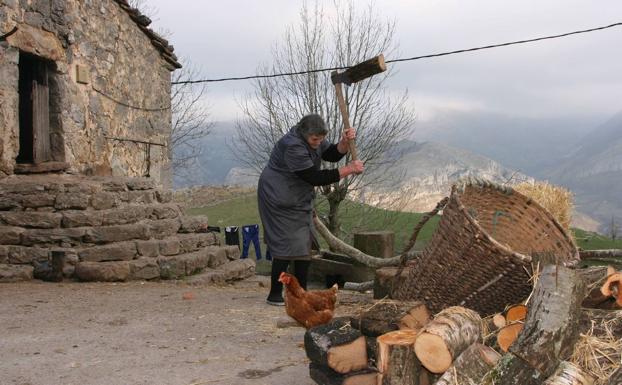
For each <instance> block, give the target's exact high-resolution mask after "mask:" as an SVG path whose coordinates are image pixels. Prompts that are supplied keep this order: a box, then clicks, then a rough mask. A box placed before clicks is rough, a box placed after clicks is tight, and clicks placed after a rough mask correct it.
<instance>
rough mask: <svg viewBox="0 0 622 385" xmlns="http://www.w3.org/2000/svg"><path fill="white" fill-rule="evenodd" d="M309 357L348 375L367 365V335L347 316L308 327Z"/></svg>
mask: <svg viewBox="0 0 622 385" xmlns="http://www.w3.org/2000/svg"><path fill="white" fill-rule="evenodd" d="M304 345H305V351H306V352H307V357H308V358H309V359H310V360H311V362H314V363H316V364H319V365H321V366H327V367H329V368H331V369H332V370H334V371H336V372H337V373H341V374H345V373H350V372H352V371H356V370H361V369H364V368H366V367H367V346H366V342H365V336H363V335H362V334H361V332H360V331H358V330H357V329H355V328H353V327H352V326H351V325H350V319H349V318H348V317H343V318H335V319H333V320H332V321H331V322H329V323H327V324H325V325H320V326H316V327H314V328H311V329H309V330H307V332H306V333H305V337H304Z"/></svg>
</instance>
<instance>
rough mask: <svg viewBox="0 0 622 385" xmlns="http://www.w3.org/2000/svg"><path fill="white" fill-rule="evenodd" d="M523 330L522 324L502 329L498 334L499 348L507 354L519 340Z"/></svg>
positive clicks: (518, 323) (514, 324) (510, 325)
mask: <svg viewBox="0 0 622 385" xmlns="http://www.w3.org/2000/svg"><path fill="white" fill-rule="evenodd" d="M521 330H523V323H522V322H517V323H513V324H509V325H507V326H504V327H503V328H501V330H499V333H498V334H497V343H498V344H499V348H501V350H503V351H504V352H507V351H508V349H509V348H510V346H512V344H513V343H514V341H516V339H517V338H518V335H519V334H520V332H521Z"/></svg>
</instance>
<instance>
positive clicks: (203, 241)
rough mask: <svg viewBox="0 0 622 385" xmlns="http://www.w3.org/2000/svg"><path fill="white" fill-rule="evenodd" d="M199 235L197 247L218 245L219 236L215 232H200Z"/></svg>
mask: <svg viewBox="0 0 622 385" xmlns="http://www.w3.org/2000/svg"><path fill="white" fill-rule="evenodd" d="M197 235H198V236H199V244H198V246H199V247H205V246H220V238H218V235H217V234H216V233H201V234H197Z"/></svg>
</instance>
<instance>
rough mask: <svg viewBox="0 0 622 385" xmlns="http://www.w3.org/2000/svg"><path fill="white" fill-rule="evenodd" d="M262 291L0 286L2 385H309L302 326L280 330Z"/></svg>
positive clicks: (252, 284) (263, 284)
mask: <svg viewBox="0 0 622 385" xmlns="http://www.w3.org/2000/svg"><path fill="white" fill-rule="evenodd" d="M268 285H269V283H268V278H267V277H264V276H255V277H253V278H250V279H247V280H244V281H240V282H237V283H235V284H233V285H229V286H224V287H218V286H199V287H197V286H189V285H187V284H186V283H184V282H129V283H77V282H63V283H44V282H39V281H33V282H27V283H14V284H0V330H2V333H1V334H0V383H1V384H3V385H8V384H17V385H56V384H59V385H60V384H62V385H70V384H72V385H99V384H102V385H103V384H106V385H110V384H115V385H116V384H149V385H158V384H162V385H191V384H192V385H200V384H221V385H225V384H227V385H230V384H239V385H245V384H266V385H267V384H271V385H275V384H283V385H285V384H288V385H291V384H296V385H313V384H315V383H314V382H313V381H312V380H311V379H310V378H309V372H308V361H307V358H306V355H305V352H304V348H303V336H304V329H302V328H300V327H289V328H277V326H276V320H277V319H279V318H281V319H282V318H283V317H284V316H285V311H284V309H283V308H282V307H275V306H269V305H267V304H266V303H265V297H266V295H267V291H268ZM184 295H185V296H191V297H192V298H191V299H184ZM344 311H346V312H347V309H345V308H343V307H342V309H341V311H340V312H339V313H342V312H344Z"/></svg>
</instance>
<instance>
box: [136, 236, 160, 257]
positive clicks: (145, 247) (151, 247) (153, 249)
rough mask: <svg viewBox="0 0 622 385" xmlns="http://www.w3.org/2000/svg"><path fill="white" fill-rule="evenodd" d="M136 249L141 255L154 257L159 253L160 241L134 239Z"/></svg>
mask: <svg viewBox="0 0 622 385" xmlns="http://www.w3.org/2000/svg"><path fill="white" fill-rule="evenodd" d="M136 250H137V251H138V255H140V256H142V257H150V258H155V257H157V256H158V255H159V254H160V241H158V240H149V241H136Z"/></svg>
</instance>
